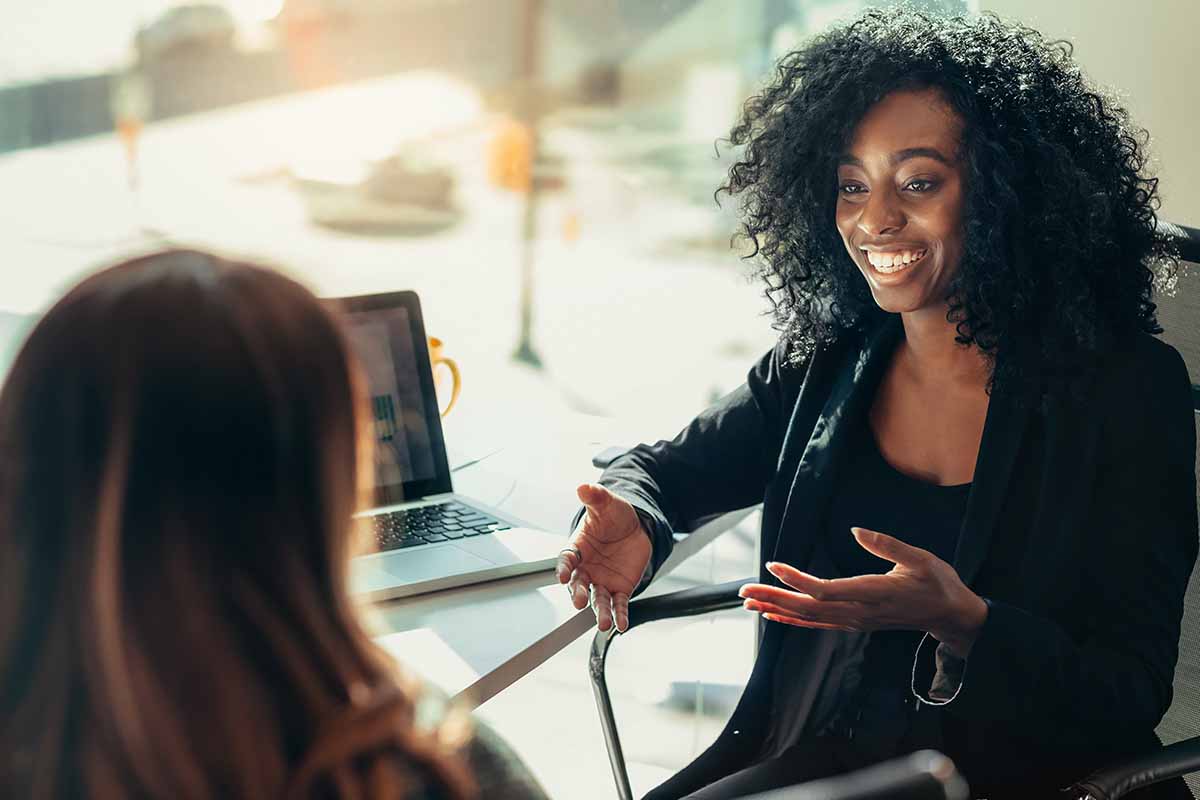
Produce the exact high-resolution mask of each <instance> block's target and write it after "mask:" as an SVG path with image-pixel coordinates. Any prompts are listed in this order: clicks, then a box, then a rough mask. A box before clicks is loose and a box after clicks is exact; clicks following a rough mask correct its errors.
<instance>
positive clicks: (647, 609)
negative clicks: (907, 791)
mask: <svg viewBox="0 0 1200 800" xmlns="http://www.w3.org/2000/svg"><path fill="white" fill-rule="evenodd" d="M1159 233H1160V234H1161V235H1163V236H1165V237H1166V238H1168V239H1169V240H1170V241H1171V242H1172V243H1173V244H1174V245H1175V246H1176V248H1177V249H1178V253H1179V256H1180V258H1181V259H1182V261H1183V262H1185V263H1183V264H1182V265H1181V274H1180V275H1179V281H1178V285H1177V286H1176V289H1175V294H1174V296H1173V297H1162V296H1160V297H1158V298H1156V300H1157V302H1158V318H1159V322H1160V323H1161V324H1162V327H1163V328H1164V331H1165V332H1164V333H1163V335H1162V338H1163V340H1164V341H1166V342H1168V343H1170V344H1171V345H1173V346H1174V347H1175V348H1176V349H1177V350H1179V352H1180V353H1181V354H1182V355H1183V357H1184V360H1185V361H1186V362H1187V364H1188V367H1189V371H1190V372H1191V375H1192V378H1193V385H1192V397H1193V406H1194V408H1195V409H1196V412H1197V414H1198V415H1200V383H1197V381H1200V229H1197V228H1192V227H1188V226H1184V225H1177V224H1174V223H1170V222H1160V223H1159ZM1198 419H1200V418H1198ZM1196 472H1197V475H1198V476H1200V454H1198V457H1197V462H1196ZM1197 503H1198V504H1200V495H1198V496H1197ZM757 580H758V579H757V578H756V577H749V578H743V579H741V580H736V581H729V582H727V583H721V584H715V585H713V586H700V587H696V588H692V589H684V590H683V591H679V592H672V593H670V594H665V595H659V596H657V597H647V598H641V599H638V600H634V601H633V602H631V603H630V604H629V627H628V628H627V629H626V632H625V634H621V635H622V636H623V635H626V634H628V633H629V632H630V631H632V630H633V629H634V628H635V627H637V626H639V625H643V624H645V623H648V622H655V621H657V620H663V619H675V618H680V617H691V616H697V615H700V614H708V613H711V612H713V611H721V610H724V609H728V608H738V607H740V606H741V605H742V598H741V597H739V596H738V590H739V589H741V588H742V586H744V585H745V584H747V583H754V582H755V581H757ZM616 638H617V637H616V635H615V634H610V633H609V632H605V633H600V632H597V633H596V635H595V638H594V639H593V640H592V649H591V654H590V656H589V659H588V674H589V676H590V679H591V682H592V692H593V694H594V695H595V698H596V709H597V711H598V712H599V715H600V726H601V728H602V729H603V732H604V742H605V745H606V746H607V748H608V758H609V763H610V765H611V767H612V772H613V780H614V781H615V782H616V785H617V796H618V797H619V798H621V800H632V798H633V793H632V790H631V789H630V786H629V773H628V771H627V770H626V767H625V756H624V753H623V752H622V750H621V740H620V737H619V735H618V732H617V724H616V718H615V717H614V716H613V709H612V701H611V699H610V698H609V694H608V686H607V684H606V683H605V679H604V665H605V660H606V658H607V656H608V649H609V647H610V646H611V645H612V643H613V641H614V640H615V639H616ZM1157 733H1158V735H1159V738H1160V739H1161V740H1162V742H1163V744H1164V746H1163V747H1162V749H1160V750H1158V751H1156V752H1154V753H1151V754H1149V755H1145V756H1140V757H1137V758H1133V759H1129V760H1126V761H1122V762H1120V763H1117V764H1113V765H1110V766H1107V767H1105V768H1104V769H1101V770H1098V771H1096V772H1094V773H1092V774H1091V775H1089V776H1087V777H1085V778H1083V779H1082V780H1080V781H1079V782H1078V783H1076V784H1074V785H1073V786H1072V787H1071V789H1070V793H1068V794H1064V798H1066V797H1074V798H1078V800H1116V798H1118V797H1123V796H1124V795H1126V794H1128V793H1129V792H1131V791H1133V790H1134V789H1139V788H1141V787H1143V786H1147V785H1149V784H1152V783H1158V782H1159V781H1163V780H1167V779H1169V778H1175V777H1179V776H1183V778H1184V780H1185V781H1186V782H1187V784H1188V788H1189V789H1190V790H1191V792H1192V794H1193V795H1195V794H1197V793H1200V580H1197V579H1195V575H1193V580H1192V581H1190V582H1189V584H1188V590H1187V595H1186V597H1185V600H1184V616H1183V624H1182V626H1181V630H1180V639H1179V663H1178V664H1177V666H1176V668H1175V694H1174V700H1173V702H1172V703H1171V708H1170V709H1169V710H1168V711H1167V714H1166V716H1165V717H1164V718H1163V720H1162V722H1161V723H1160V724H1159V726H1158V729H1157ZM802 789H803V787H796V789H794V790H787V791H795V792H800V791H801V790H802ZM814 796H815V795H814ZM820 796H821V797H827V798H830V800H832V798H834V797H837V796H835V795H820ZM869 796H874V795H863V797H869ZM878 796H881V797H882V796H884V795H878ZM887 796H891V795H887ZM905 796H907V795H905ZM931 796H936V795H931ZM770 797H771V798H772V800H784V798H796V799H797V800H800V798H807V797H809V795H806V794H802V793H797V794H786V793H785V794H778V793H773V794H771V795H770ZM847 797H858V795H848V796H847Z"/></svg>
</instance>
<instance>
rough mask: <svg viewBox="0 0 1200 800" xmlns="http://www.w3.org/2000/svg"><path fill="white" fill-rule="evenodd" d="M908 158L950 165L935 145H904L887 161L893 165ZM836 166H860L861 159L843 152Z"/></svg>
mask: <svg viewBox="0 0 1200 800" xmlns="http://www.w3.org/2000/svg"><path fill="white" fill-rule="evenodd" d="M910 158H932V159H933V160H934V161H938V162H940V163H942V164H945V165H946V166H950V159H948V158H946V157H945V156H944V155H942V153H941V151H940V150H938V149H937V148H936V147H906V148H904V149H903V150H897V151H896V152H894V153H892V154H891V155H890V156H889V157H888V162H889V163H890V164H891V165H892V166H893V167H894V166H896V165H897V164H899V163H900V162H902V161H908V160H909V159H910ZM837 163H838V166H839V167H841V166H848V167H861V166H862V165H863V162H862V159H860V158H856V157H855V156H852V155H850V154H849V153H845V154H843V155H842V156H840V157H839V158H838V162H837Z"/></svg>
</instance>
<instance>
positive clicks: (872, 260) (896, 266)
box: [860, 247, 929, 275]
mask: <svg viewBox="0 0 1200 800" xmlns="http://www.w3.org/2000/svg"><path fill="white" fill-rule="evenodd" d="M860 250H861V251H862V253H863V255H864V256H865V257H866V259H867V263H869V264H870V265H871V266H872V267H873V268H874V269H875V271H876V272H881V273H883V274H885V275H891V274H894V273H897V272H903V271H904V270H906V269H908V268H909V267H911V266H915V265H916V264H918V263H920V262H921V261H922V260H923V259H924V258H925V256H926V255H927V254H928V253H929V248H927V247H912V248H904V249H890V250H868V249H867V248H865V247H862V248H860Z"/></svg>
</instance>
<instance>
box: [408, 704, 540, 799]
mask: <svg viewBox="0 0 1200 800" xmlns="http://www.w3.org/2000/svg"><path fill="white" fill-rule="evenodd" d="M420 686H421V688H420V689H419V692H420V697H419V700H418V703H417V708H416V723H417V725H418V726H419V727H421V728H425V729H427V730H440V731H446V732H448V733H449V738H452V739H456V740H458V742H459V744H458V746H457V751H458V754H459V757H460V758H461V759H462V760H463V761H464V762H465V765H466V767H467V770H468V772H469V773H470V775H471V778H472V780H473V782H474V783H475V784H476V785H477V786H478V787H479V793H478V796H479V797H486V798H488V800H492V798H495V800H546V793H545V791H543V789H542V787H541V785H540V784H539V783H538V781H537V779H536V778H535V777H534V776H533V773H532V772H531V771H530V770H529V768H528V767H527V766H526V765H525V762H524V761H522V760H521V757H520V756H519V755H517V753H516V751H514V750H513V749H512V747H510V746H509V745H508V743H507V742H505V741H504V739H503V738H501V737H500V735H499V734H497V733H496V732H495V731H494V730H493V729H492V728H491V727H490V726H489V725H487V723H485V722H483V721H482V720H480V719H479V718H478V717H476V716H474V715H469V714H467V713H466V712H465V711H463V710H462V709H461V708H460V707H458V706H457V705H456V704H454V703H453V702H451V701H450V700H449V699H448V698H447V697H446V695H445V694H443V693H442V692H440V691H439V690H437V689H435V688H433V687H431V686H429V685H428V684H422V685H420ZM455 731H457V733H456V732H455ZM414 796H415V797H416V798H420V799H421V800H440V798H441V797H442V795H441V794H439V790H438V789H437V788H435V787H430V788H429V789H427V790H426V791H425V792H424V793H422V792H418V793H416V794H415V795H414Z"/></svg>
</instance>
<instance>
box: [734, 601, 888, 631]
mask: <svg viewBox="0 0 1200 800" xmlns="http://www.w3.org/2000/svg"><path fill="white" fill-rule="evenodd" d="M742 605H743V607H744V608H745V609H746V610H747V611H753V612H755V613H757V614H762V616H763V618H764V619H767V620H770V621H771V622H782V623H784V624H786V625H795V626H797V627H801V628H819V629H821V630H835V631H860V630H866V629H867V628H866V626H864V624H863V623H862V622H861V621H859V620H852V619H825V618H822V617H820V616H810V615H808V614H798V613H795V612H793V611H791V610H789V609H786V608H783V607H781V606H779V605H776V604H775V603H768V602H763V601H760V600H750V599H748V600H746V602H745V603H743V604H742Z"/></svg>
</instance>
